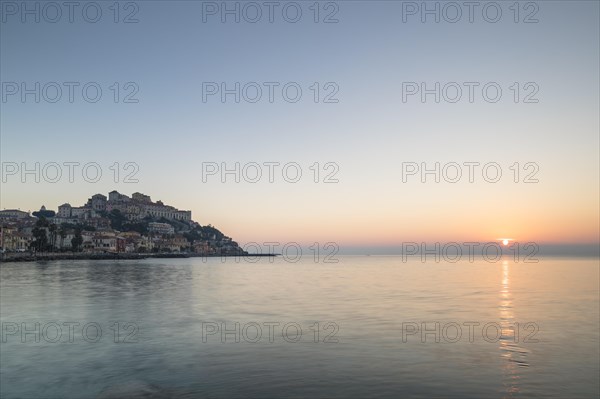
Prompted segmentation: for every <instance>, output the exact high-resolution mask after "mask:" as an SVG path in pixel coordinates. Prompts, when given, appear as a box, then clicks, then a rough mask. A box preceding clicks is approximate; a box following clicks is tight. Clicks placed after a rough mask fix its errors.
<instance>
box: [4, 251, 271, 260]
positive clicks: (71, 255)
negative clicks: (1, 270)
mask: <svg viewBox="0 0 600 399" xmlns="http://www.w3.org/2000/svg"><path fill="white" fill-rule="evenodd" d="M278 255H279V254H197V253H130V252H123V253H86V252H55V253H37V254H31V253H6V254H2V256H1V257H0V263H4V262H6V263H9V262H36V261H54V260H135V259H148V258H164V259H177V258H219V257H221V258H236V257H237V258H242V257H243V258H247V257H276V256H278Z"/></svg>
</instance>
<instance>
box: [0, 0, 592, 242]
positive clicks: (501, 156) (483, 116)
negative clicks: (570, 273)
mask: <svg viewBox="0 0 600 399" xmlns="http://www.w3.org/2000/svg"><path fill="white" fill-rule="evenodd" d="M2 3H3V7H4V8H3V9H2V10H3V11H6V9H5V3H6V2H5V1H4V0H3V1H2ZM17 3H18V4H20V3H21V2H17ZM33 3H34V2H32V4H33ZM83 3H84V2H82V4H83ZM135 3H136V4H137V6H138V8H139V11H138V12H137V13H136V15H135V17H136V18H137V19H138V20H139V22H138V23H131V24H124V23H114V22H113V20H112V18H113V14H110V12H111V11H110V10H109V9H108V7H109V6H110V4H112V1H111V2H105V1H100V2H98V4H101V5H102V7H103V17H102V19H101V20H100V21H99V22H98V23H95V24H92V23H88V22H86V21H85V20H83V19H82V18H81V12H79V13H78V12H77V11H76V12H75V22H74V23H69V22H68V20H67V16H65V15H63V18H62V20H61V21H59V22H57V23H48V22H45V21H44V20H43V18H42V20H41V21H40V23H35V22H33V19H32V17H28V18H29V20H27V21H26V23H22V22H21V21H20V19H19V18H20V14H18V15H17V16H13V15H7V13H6V12H4V14H3V15H2V18H3V20H2V23H1V27H0V29H1V30H0V46H1V48H0V58H1V59H0V67H1V70H0V78H1V81H2V82H3V83H5V82H17V83H21V82H27V83H28V84H29V85H30V86H33V83H34V82H41V84H42V85H43V84H44V83H47V82H69V81H76V82H81V83H82V84H84V83H85V82H98V84H99V85H100V86H101V87H102V88H103V98H102V99H101V100H100V101H98V102H97V103H88V102H85V101H83V99H82V98H81V96H80V91H79V92H78V91H76V92H75V93H76V94H75V95H76V97H75V100H74V102H73V103H69V102H68V101H67V100H66V99H65V96H66V94H64V93H63V99H62V100H61V101H59V102H57V103H49V102H47V101H44V100H43V99H42V101H40V103H35V102H34V101H33V99H32V98H33V97H32V96H30V97H29V98H28V100H27V101H26V102H25V103H23V102H21V101H20V98H19V96H18V95H17V96H10V97H7V99H6V102H2V103H0V106H1V122H0V127H1V158H2V162H4V163H6V162H17V163H18V164H20V163H22V162H25V163H27V164H28V165H30V166H31V167H33V166H32V165H33V164H34V163H35V162H40V163H41V164H42V165H43V164H44V163H47V162H58V163H63V162H80V163H82V164H84V163H86V162H97V163H99V164H100V165H101V166H102V167H103V172H104V175H103V178H102V179H101V180H100V181H99V182H97V183H88V182H86V181H84V180H83V179H82V178H81V175H76V176H75V182H74V183H69V182H68V180H67V179H66V177H64V178H63V179H61V181H60V182H58V183H49V182H45V181H43V180H42V181H41V182H40V183H35V182H34V181H33V177H32V176H30V177H28V181H27V182H26V183H22V182H21V179H20V178H19V177H18V176H17V177H15V176H9V177H7V181H6V183H2V192H1V195H0V199H1V202H2V204H1V208H3V209H4V208H7V209H8V208H20V209H22V210H36V209H39V207H40V206H41V205H42V204H44V205H46V207H48V208H50V209H56V208H57V206H58V205H60V204H62V203H64V202H70V203H71V204H72V205H82V204H83V203H84V202H85V201H86V200H87V198H88V197H90V196H91V195H92V194H94V193H98V192H99V193H103V194H105V195H106V194H107V193H108V192H109V191H111V190H112V189H117V190H118V191H120V192H122V193H125V194H128V195H131V194H132V193H133V192H136V191H139V192H143V193H146V194H149V195H151V196H152V198H153V199H154V200H158V199H161V200H163V201H164V202H165V203H167V204H170V205H173V206H176V207H178V208H180V209H191V210H192V212H193V213H192V214H193V219H194V220H196V221H198V222H200V223H202V224H209V223H210V224H213V225H215V226H217V227H218V228H220V229H221V230H222V231H223V232H224V233H225V234H228V235H230V236H232V237H233V238H235V239H236V240H237V241H238V242H240V243H245V242H249V241H256V242H264V241H279V242H286V241H297V242H314V241H317V242H326V241H335V242H337V243H339V245H341V246H352V245H365V246H376V245H394V244H396V243H400V242H403V241H459V242H460V241H468V240H481V241H484V240H485V241H487V240H494V239H495V238H498V237H510V238H515V239H517V240H519V241H535V242H538V243H598V241H599V217H600V216H599V200H600V198H599V179H600V176H599V167H600V165H599V146H600V143H599V130H600V126H599V118H598V109H599V108H600V103H599V47H600V43H599V37H600V32H599V19H600V11H599V2H598V1H538V2H536V4H537V5H538V6H539V11H537V13H536V15H535V18H537V19H538V20H539V22H538V23H528V24H526V23H522V22H520V23H515V22H514V21H513V18H514V14H513V13H512V11H511V10H509V9H508V7H509V5H510V4H512V3H513V1H510V2H499V3H500V4H501V5H502V9H503V16H502V18H501V20H500V21H499V22H498V23H489V22H486V21H485V20H484V19H483V18H482V14H481V10H480V9H477V10H476V12H475V15H474V17H475V20H474V22H473V23H469V22H468V18H467V16H463V18H462V20H460V21H458V22H457V23H448V22H444V21H443V20H442V22H440V23H434V22H432V17H429V20H428V22H426V23H421V22H420V20H419V18H420V16H419V15H417V16H409V17H408V20H407V22H406V23H404V22H403V20H402V7H403V5H402V2H394V1H338V2H335V3H336V4H337V6H338V7H339V11H338V12H337V13H336V15H335V18H337V19H338V20H339V22H338V23H329V24H325V23H322V22H320V23H314V21H313V14H312V11H311V10H310V9H309V6H311V4H313V2H312V1H310V2H304V1H298V2H297V3H299V4H301V6H302V10H303V16H302V18H301V20H300V21H299V22H297V23H289V22H286V21H285V20H284V19H283V18H282V15H281V11H277V10H280V8H278V9H276V11H275V17H274V18H275V21H274V22H273V23H269V22H268V20H267V16H264V15H263V18H262V20H260V21H259V22H257V23H248V22H246V21H244V20H243V18H242V20H241V22H240V23H235V22H233V19H232V17H229V19H228V21H227V22H226V23H221V22H220V19H219V16H218V15H217V16H211V15H208V16H207V22H206V23H204V22H203V14H202V11H203V4H202V2H200V1H137V2H135ZM234 3H235V2H229V4H230V6H231V7H234ZM259 3H262V2H259ZM420 3H421V2H419V3H417V4H420ZM434 3H435V2H429V4H434ZM444 3H445V2H440V4H441V5H443V4H444ZM459 3H462V2H459ZM483 3H485V2H482V3H481V4H483ZM217 4H218V5H219V6H220V5H221V2H218V3H217ZM240 4H242V5H243V2H241V3H240ZM280 4H282V5H283V4H284V2H281V3H280ZM324 4H325V2H322V7H323V6H324ZM521 4H522V5H523V4H525V2H522V3H521ZM32 7H33V6H32ZM432 7H433V6H432ZM131 10H132V9H128V10H121V12H122V14H121V15H120V18H121V19H122V18H123V14H128V13H129V12H130V11H131ZM332 10H334V8H329V9H327V10H324V9H322V10H321V14H320V16H319V17H320V19H323V18H324V15H325V14H328V13H329V12H331V11H332ZM530 11H531V10H521V14H520V16H519V18H520V19H523V18H524V15H523V14H529V12H530ZM252 81H255V82H281V83H282V84H285V83H286V82H298V84H300V86H301V87H302V88H303V97H302V99H301V100H300V101H298V102H297V103H287V102H285V101H283V100H282V99H281V97H280V96H278V95H277V94H276V98H275V101H274V103H269V102H268V101H266V100H265V99H264V97H263V99H262V100H261V101H260V102H258V103H248V102H245V101H241V102H240V103H235V102H233V101H232V100H231V98H230V100H229V101H228V102H226V103H222V102H221V101H219V98H218V97H214V98H213V97H211V98H210V99H209V100H208V101H207V102H203V100H202V83H203V82H219V83H220V82H227V83H228V84H229V85H230V86H233V84H234V82H241V83H242V85H243V84H244V83H246V82H252ZM114 82H120V83H121V84H124V83H126V82H135V83H136V84H137V85H138V87H139V92H138V93H137V95H136V96H135V97H136V98H137V99H139V103H134V104H130V103H122V102H120V103H114V102H113V101H112V95H113V92H112V91H110V90H109V89H108V87H109V86H110V85H111V84H112V83H114ZM313 82H320V83H321V84H324V83H326V82H335V83H336V84H337V86H338V87H339V92H338V93H337V95H336V97H337V98H338V99H339V102H338V103H322V102H319V103H314V101H313V100H312V97H311V96H312V92H311V91H310V90H309V89H308V87H309V86H310V85H311V84H312V83H313ZM402 82H418V83H420V82H428V83H429V84H430V86H433V83H434V82H441V83H442V84H444V83H446V82H481V84H482V85H483V84H485V83H487V82H497V83H498V84H499V85H500V86H501V87H502V88H503V95H502V98H501V100H500V101H499V102H497V103H488V102H486V101H484V100H483V99H482V97H481V95H480V91H479V92H477V91H476V98H475V101H474V102H473V103H469V102H468V101H466V100H464V99H463V100H462V101H460V102H458V103H448V102H445V101H441V102H440V103H439V104H436V103H435V102H433V101H432V100H431V98H432V96H430V97H429V101H428V102H426V103H421V101H420V100H419V98H418V96H415V97H413V98H410V99H409V100H408V101H407V102H403V101H402ZM514 82H520V83H521V84H525V83H526V82H535V84H537V86H538V87H539V92H538V93H537V95H536V98H537V99H539V102H538V103H523V102H522V101H519V102H518V103H514V101H513V100H512V95H513V93H512V91H510V90H509V86H511V85H512V84H513V83H514ZM125 92H126V91H124V92H123V93H125ZM77 93H79V94H77ZM123 93H122V94H123ZM276 93H277V92H276ZM3 94H6V93H5V92H4V91H3ZM521 95H522V96H523V95H524V92H523V93H521ZM270 161H275V162H281V163H282V164H284V163H286V162H297V163H299V164H300V165H301V166H302V170H303V177H302V179H301V180H300V182H298V183H296V184H292V183H287V182H286V181H285V180H283V178H281V175H276V177H275V180H276V181H275V183H269V182H268V181H267V180H266V177H263V179H262V181H260V182H258V183H255V184H252V183H248V182H244V181H241V182H240V183H237V184H236V183H235V182H233V179H232V177H229V178H228V183H225V184H224V183H221V181H220V178H218V177H214V176H212V177H209V178H208V181H207V182H203V181H202V163H203V162H217V163H221V162H227V163H228V164H230V165H232V164H233V163H234V162H240V163H242V164H243V163H246V162H257V163H263V162H270ZM470 161H475V162H480V163H482V164H484V163H487V162H497V163H498V164H500V165H501V166H502V170H503V178H502V179H501V181H500V182H498V183H495V184H492V183H487V182H485V181H484V180H483V179H482V178H481V174H477V175H476V176H475V182H474V183H469V182H468V181H467V179H466V177H464V176H463V179H462V181H461V182H459V183H456V184H451V183H447V182H443V181H442V182H440V183H439V184H436V183H434V182H432V180H431V178H430V179H429V183H426V184H423V183H421V182H420V180H419V177H418V176H417V177H412V178H410V179H409V180H408V181H407V182H406V183H403V181H402V163H403V162H417V163H421V162H428V163H429V164H432V163H434V162H441V163H445V162H457V163H463V162H470ZM114 162H120V163H121V164H124V163H126V162H135V163H136V164H138V165H139V173H138V174H137V176H136V177H137V178H138V179H139V183H123V182H119V183H114V182H113V181H112V176H111V175H110V173H112V172H111V171H110V170H109V169H108V167H109V166H110V165H111V164H113V163H114ZM314 162H320V163H321V165H322V164H324V163H326V162H335V163H336V164H337V165H339V172H338V173H337V175H336V177H337V178H338V179H339V182H338V183H333V184H325V183H318V184H317V183H314V182H313V181H312V178H313V177H312V175H309V173H312V171H311V170H310V169H309V166H310V165H312V164H313V163H314ZM514 162H520V164H521V165H523V164H525V163H527V162H535V163H537V165H539V172H538V173H537V175H536V177H537V178H538V179H539V182H538V183H532V184H525V183H522V182H519V183H514V182H513V176H512V174H509V173H512V172H511V171H510V170H509V166H510V165H512V164H514ZM524 174H525V172H523V171H522V175H521V179H522V178H523V175H524ZM104 176H106V177H104ZM122 177H123V176H121V179H120V180H122ZM322 177H323V176H321V178H322Z"/></svg>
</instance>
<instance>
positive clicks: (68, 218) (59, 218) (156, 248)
mask: <svg viewBox="0 0 600 399" xmlns="http://www.w3.org/2000/svg"><path fill="white" fill-rule="evenodd" d="M0 247H1V251H2V256H3V258H4V260H10V259H14V260H16V259H19V258H23V257H26V256H44V254H46V256H48V255H49V254H56V256H60V254H69V253H70V254H77V255H78V256H79V257H86V256H87V257H94V256H103V255H105V256H106V255H119V254H120V255H122V256H127V255H130V256H135V255H140V256H143V255H155V256H160V255H163V256H169V255H173V256H186V255H189V256H217V255H222V256H231V255H245V254H246V253H245V252H244V251H243V250H242V248H240V247H239V245H238V244H237V243H236V242H235V241H233V240H232V239H231V238H230V237H227V236H225V235H224V234H223V233H221V232H220V231H219V230H218V229H217V228H215V227H213V226H211V225H207V226H201V225H200V224H199V223H197V222H195V221H194V220H192V212H191V211H188V210H179V209H177V208H175V207H173V206H169V205H165V204H164V203H163V202H162V201H156V202H153V201H152V200H151V198H150V196H148V195H145V194H142V193H133V194H132V195H131V197H129V196H127V195H124V194H121V193H119V192H118V191H116V190H113V191H111V192H110V193H108V197H106V196H105V195H103V194H95V195H93V196H92V197H91V198H89V199H88V201H87V202H86V203H85V204H84V205H83V206H71V205H70V204H69V203H65V204H62V205H60V206H59V207H58V210H57V211H53V210H48V209H46V207H45V206H42V207H41V208H40V210H39V211H35V212H31V214H30V213H29V212H25V211H21V210H18V209H5V210H1V211H0Z"/></svg>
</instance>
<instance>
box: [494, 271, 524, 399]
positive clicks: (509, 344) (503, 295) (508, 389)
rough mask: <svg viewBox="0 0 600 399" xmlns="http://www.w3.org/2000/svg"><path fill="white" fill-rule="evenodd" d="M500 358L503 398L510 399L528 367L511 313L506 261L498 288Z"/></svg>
mask: <svg viewBox="0 0 600 399" xmlns="http://www.w3.org/2000/svg"><path fill="white" fill-rule="evenodd" d="M499 308H500V326H501V327H502V335H501V337H500V356H501V357H502V358H503V359H504V360H505V361H506V363H505V365H504V367H503V371H504V386H505V393H506V394H505V397H508V398H511V397H514V396H516V395H517V394H518V392H519V380H520V379H521V374H520V372H519V369H520V368H521V367H529V363H527V359H526V356H527V350H526V349H524V348H522V347H521V346H520V345H519V340H520V337H519V326H518V324H516V321H515V315H514V312H513V294H512V292H511V289H510V265H509V262H508V261H507V260H504V261H503V262H502V285H501V288H500V304H499Z"/></svg>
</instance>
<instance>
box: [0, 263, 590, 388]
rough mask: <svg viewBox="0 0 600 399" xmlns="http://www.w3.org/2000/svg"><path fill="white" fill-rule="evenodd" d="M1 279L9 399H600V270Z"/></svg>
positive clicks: (32, 272)
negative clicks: (280, 398) (266, 398)
mask: <svg viewBox="0 0 600 399" xmlns="http://www.w3.org/2000/svg"><path fill="white" fill-rule="evenodd" d="M338 259H339V262H338V263H314V262H313V260H312V259H301V260H300V261H299V262H298V263H289V262H286V261H285V260H284V259H283V258H278V259H275V260H273V259H269V258H263V259H260V260H259V261H258V262H256V263H250V262H247V261H240V262H236V261H235V260H234V259H232V258H231V259H228V260H226V261H223V260H221V259H218V258H211V259H199V258H192V259H153V260H135V261H62V262H60V261H56V262H47V263H44V262H36V263H8V264H2V265H0V295H1V300H0V315H1V322H2V342H1V347H0V394H1V396H2V398H127V397H133V398H135V397H140V398H141V397H148V398H168V397H177V398H195V397H214V398H231V397H261V398H263V397H298V398H305V397H328V398H330V397H340V398H348V397H354V398H365V397H394V398H399V397H402V398H432V397H453V398H504V397H523V398H525V397H527V398H530V397H544V398H548V397H554V398H597V397H598V396H599V394H600V392H599V380H598V375H599V373H600V370H599V363H600V342H599V314H600V310H599V260H598V259H597V258H593V259H592V258H587V259H586V258H581V259H567V258H542V259H540V262H539V263H515V262H513V261H511V260H510V259H507V260H503V261H499V262H497V263H487V262H483V261H475V262H472V263H470V262H468V261H464V262H459V263H435V262H431V263H421V262H420V261H419V259H418V258H416V259H413V260H409V261H407V262H403V261H402V258H400V257H392V256H389V257H385V256H381V257H379V256H369V257H360V256H339V257H338Z"/></svg>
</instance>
